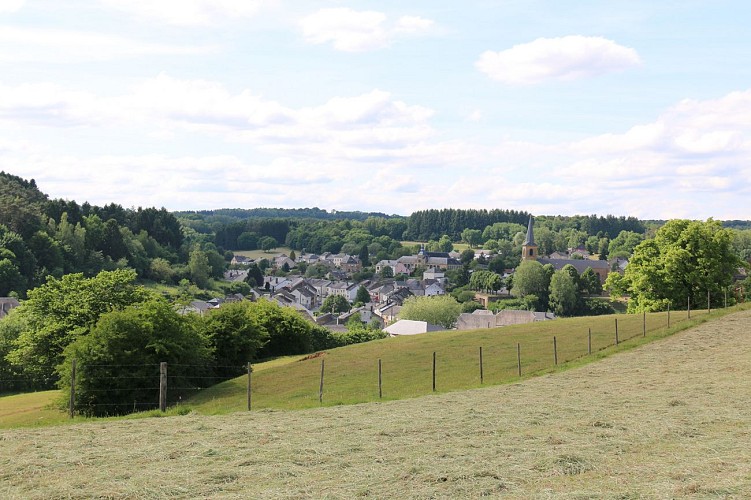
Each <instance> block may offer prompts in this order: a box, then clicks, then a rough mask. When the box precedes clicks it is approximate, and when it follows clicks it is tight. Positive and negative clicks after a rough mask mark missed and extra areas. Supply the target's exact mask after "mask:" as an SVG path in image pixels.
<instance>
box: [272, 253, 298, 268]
mask: <svg viewBox="0 0 751 500" xmlns="http://www.w3.org/2000/svg"><path fill="white" fill-rule="evenodd" d="M271 265H272V267H273V268H274V269H281V268H283V267H284V266H285V265H286V266H287V268H288V269H292V268H293V267H296V266H297V264H296V263H295V261H294V260H292V259H290V258H289V257H288V256H286V255H284V254H281V255H279V256H277V257H274V260H273V261H272V262H271Z"/></svg>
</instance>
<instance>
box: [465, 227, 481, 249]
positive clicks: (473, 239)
mask: <svg viewBox="0 0 751 500" xmlns="http://www.w3.org/2000/svg"><path fill="white" fill-rule="evenodd" d="M462 240H463V241H465V242H467V245H469V247H470V248H472V247H476V246H478V245H479V244H481V243H482V241H483V240H482V231H480V230H479V229H465V230H464V231H462Z"/></svg>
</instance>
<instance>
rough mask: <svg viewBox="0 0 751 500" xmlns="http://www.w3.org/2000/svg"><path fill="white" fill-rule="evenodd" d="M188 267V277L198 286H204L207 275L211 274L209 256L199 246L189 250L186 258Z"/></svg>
mask: <svg viewBox="0 0 751 500" xmlns="http://www.w3.org/2000/svg"><path fill="white" fill-rule="evenodd" d="M188 268H189V269H190V279H191V280H192V281H193V283H195V284H196V285H197V286H198V287H200V288H206V287H207V286H208V284H209V277H210V276H211V275H212V270H211V265H210V264H209V258H208V256H207V255H206V253H205V252H203V251H202V250H201V249H200V248H195V249H194V250H193V251H192V252H190V259H189V260H188Z"/></svg>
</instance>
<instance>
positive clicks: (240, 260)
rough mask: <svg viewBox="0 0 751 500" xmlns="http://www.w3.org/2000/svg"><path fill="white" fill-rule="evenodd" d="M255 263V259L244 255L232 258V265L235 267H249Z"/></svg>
mask: <svg viewBox="0 0 751 500" xmlns="http://www.w3.org/2000/svg"><path fill="white" fill-rule="evenodd" d="M253 262H254V261H253V259H251V258H249V257H246V256H244V255H235V256H234V257H232V260H231V261H230V264H232V265H234V266H249V265H251V264H252V263H253Z"/></svg>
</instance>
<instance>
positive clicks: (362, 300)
mask: <svg viewBox="0 0 751 500" xmlns="http://www.w3.org/2000/svg"><path fill="white" fill-rule="evenodd" d="M368 302H370V293H368V289H367V288H365V287H364V286H363V285H360V287H359V288H358V289H357V295H355V304H367V303H368Z"/></svg>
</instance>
